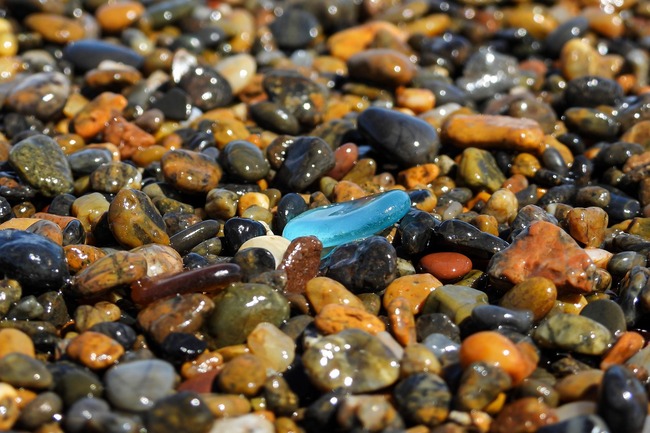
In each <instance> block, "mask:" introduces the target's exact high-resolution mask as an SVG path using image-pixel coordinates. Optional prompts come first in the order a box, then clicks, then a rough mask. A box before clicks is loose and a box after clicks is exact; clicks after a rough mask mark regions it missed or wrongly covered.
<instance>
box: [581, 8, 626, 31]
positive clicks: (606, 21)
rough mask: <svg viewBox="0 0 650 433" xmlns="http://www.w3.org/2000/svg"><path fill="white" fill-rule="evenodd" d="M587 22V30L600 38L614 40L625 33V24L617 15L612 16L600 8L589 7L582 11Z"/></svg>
mask: <svg viewBox="0 0 650 433" xmlns="http://www.w3.org/2000/svg"><path fill="white" fill-rule="evenodd" d="M582 16H583V17H585V18H587V21H589V28H590V29H591V30H593V31H594V32H596V33H598V34H599V35H601V36H604V37H606V38H609V39H616V38H620V37H621V36H623V34H624V33H625V23H624V22H623V19H622V18H621V16H620V15H619V14H613V13H610V12H608V11H605V10H603V9H601V8H600V7H589V8H585V9H583V11H582Z"/></svg>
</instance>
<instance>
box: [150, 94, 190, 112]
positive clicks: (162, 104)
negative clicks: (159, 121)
mask: <svg viewBox="0 0 650 433" xmlns="http://www.w3.org/2000/svg"><path fill="white" fill-rule="evenodd" d="M149 109H150V110H151V109H158V110H160V111H161V112H162V114H164V116H165V119H166V120H187V119H188V118H189V117H190V115H191V114H192V101H191V100H190V95H188V94H187V93H186V92H184V91H183V90H181V89H179V88H178V87H174V88H172V89H170V90H169V91H168V92H166V93H165V94H164V95H162V96H161V97H159V98H156V100H155V101H154V102H153V103H152V104H151V105H150V107H149Z"/></svg>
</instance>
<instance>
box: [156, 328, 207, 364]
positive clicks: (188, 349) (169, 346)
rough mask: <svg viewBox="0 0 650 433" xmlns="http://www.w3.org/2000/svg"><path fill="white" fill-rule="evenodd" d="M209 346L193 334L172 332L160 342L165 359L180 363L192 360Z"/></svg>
mask: <svg viewBox="0 0 650 433" xmlns="http://www.w3.org/2000/svg"><path fill="white" fill-rule="evenodd" d="M206 348H207V343H206V342H205V341H204V340H200V339H199V338H198V337H196V336H194V335H193V334H187V333H183V332H171V333H169V334H168V335H167V336H166V337H165V339H164V340H163V341H162V343H160V350H161V352H162V354H163V356H164V359H166V360H168V361H170V362H173V363H175V364H180V363H183V362H187V361H191V360H192V359H195V358H196V357H198V356H199V355H201V354H202V353H203V352H204V351H205V349H206Z"/></svg>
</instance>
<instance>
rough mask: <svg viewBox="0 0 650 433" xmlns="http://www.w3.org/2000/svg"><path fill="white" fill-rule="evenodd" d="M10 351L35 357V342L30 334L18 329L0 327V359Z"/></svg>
mask: <svg viewBox="0 0 650 433" xmlns="http://www.w3.org/2000/svg"><path fill="white" fill-rule="evenodd" d="M9 353H22V354H23V355H26V356H29V357H30V358H34V357H35V349H34V343H33V341H32V339H31V338H29V335H27V334H25V333H24V332H22V331H20V330H18V329H13V328H6V329H0V359H2V358H3V357H4V356H6V355H7V354H9Z"/></svg>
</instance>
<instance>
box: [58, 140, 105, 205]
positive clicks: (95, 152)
mask: <svg viewBox="0 0 650 433" xmlns="http://www.w3.org/2000/svg"><path fill="white" fill-rule="evenodd" d="M112 160H113V155H112V154H111V152H110V151H109V150H108V149H81V150H79V151H77V152H74V153H73V154H71V155H68V163H69V164H70V169H71V170H72V173H73V174H75V175H77V176H80V175H81V176H84V175H88V174H91V173H92V172H93V171H95V170H96V169H97V168H99V166H101V165H102V164H107V163H109V162H111V161H112ZM50 212H51V210H50Z"/></svg>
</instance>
